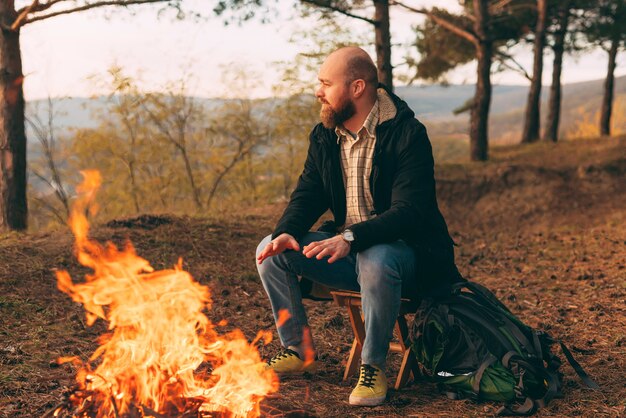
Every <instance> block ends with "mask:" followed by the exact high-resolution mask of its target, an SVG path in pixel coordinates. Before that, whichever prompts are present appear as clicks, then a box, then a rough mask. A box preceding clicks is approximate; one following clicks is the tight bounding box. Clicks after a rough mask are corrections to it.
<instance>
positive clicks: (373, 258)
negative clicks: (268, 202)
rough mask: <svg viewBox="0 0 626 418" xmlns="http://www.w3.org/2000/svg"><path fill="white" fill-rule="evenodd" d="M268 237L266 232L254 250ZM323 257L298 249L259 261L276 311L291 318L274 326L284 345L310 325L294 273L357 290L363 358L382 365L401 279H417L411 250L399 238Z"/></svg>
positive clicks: (318, 236) (316, 237)
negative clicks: (332, 259)
mask: <svg viewBox="0 0 626 418" xmlns="http://www.w3.org/2000/svg"><path fill="white" fill-rule="evenodd" d="M332 236H333V234H330V233H325V232H309V233H308V234H306V235H305V236H304V237H303V238H302V239H300V240H299V244H300V248H301V249H302V247H304V246H305V245H307V244H309V243H311V242H313V241H321V240H324V239H327V238H331V237H332ZM270 240H271V236H267V237H265V239H264V240H263V241H261V243H260V244H259V246H258V248H257V251H256V252H257V255H258V254H259V252H260V251H261V250H262V249H263V248H264V247H265V246H266V245H267V243H268V242H269V241H270ZM326 260H327V259H326V258H324V259H322V260H317V259H316V258H315V257H313V258H310V259H309V258H306V257H305V256H304V255H303V254H302V252H301V251H291V250H288V251H285V252H284V253H282V254H278V255H275V256H273V257H269V258H267V259H265V260H264V261H263V263H262V264H260V265H259V264H257V268H258V270H259V275H260V276H261V281H262V282H263V287H264V288H265V291H266V292H267V295H268V296H269V300H270V303H271V305H272V311H273V313H274V320H275V321H277V320H278V313H279V311H280V310H281V309H286V310H287V311H288V312H289V314H290V318H289V320H287V321H286V322H285V323H284V324H283V325H282V326H281V327H279V328H278V336H279V337H280V341H281V343H282V345H283V346H284V347H289V346H299V345H300V344H301V342H302V338H303V337H302V336H303V332H304V327H307V326H308V322H307V317H306V313H305V310H304V306H303V305H302V294H301V292H300V285H299V281H298V276H302V277H306V278H307V279H309V280H311V281H313V282H317V283H320V284H323V285H325V286H329V287H333V288H337V289H343V290H352V291H356V292H361V298H362V305H363V306H362V308H363V316H364V321H365V335H366V337H365V341H364V342H363V350H362V352H361V358H362V362H363V364H373V365H377V366H379V367H381V368H384V367H385V361H386V358H387V351H388V350H389V342H390V341H391V338H392V337H393V328H394V325H395V322H396V318H397V316H398V313H399V311H400V298H401V294H402V283H403V282H405V283H406V282H412V281H414V280H415V264H416V263H415V255H414V253H413V250H412V249H411V248H410V247H409V246H408V245H407V244H406V243H404V242H403V241H396V242H393V243H390V244H378V245H374V246H372V247H370V248H368V249H366V250H364V251H361V252H359V253H357V254H356V255H353V254H350V255H348V256H347V257H344V258H342V259H340V260H337V261H335V262H334V263H332V264H329V263H328V262H327V261H326Z"/></svg>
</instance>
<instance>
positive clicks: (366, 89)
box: [315, 46, 378, 132]
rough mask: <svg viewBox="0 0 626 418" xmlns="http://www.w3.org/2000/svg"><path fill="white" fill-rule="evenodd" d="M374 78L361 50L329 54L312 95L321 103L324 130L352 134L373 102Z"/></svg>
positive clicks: (373, 66)
mask: <svg viewBox="0 0 626 418" xmlns="http://www.w3.org/2000/svg"><path fill="white" fill-rule="evenodd" d="M377 74H378V73H377V71H376V66H375V65H374V63H373V62H372V59H371V58H370V56H369V55H367V52H365V51H363V50H362V49H361V48H357V47H354V46H351V47H346V48H341V49H338V50H336V51H335V52H333V53H332V54H330V55H329V56H328V57H327V58H326V60H325V61H324V64H322V67H321V68H320V72H319V74H318V79H319V81H320V85H319V87H318V89H317V90H316V92H315V96H316V97H317V98H318V99H319V101H320V102H321V103H322V109H321V112H320V118H321V120H322V123H323V124H324V126H325V127H327V128H334V127H336V126H338V125H343V126H344V127H346V128H347V129H352V128H354V132H356V129H357V127H358V126H357V125H359V124H361V125H362V124H363V120H364V119H365V117H366V116H367V114H368V113H369V112H370V110H371V109H372V107H373V106H374V103H375V102H376V98H377V92H376V90H377V88H378V75H377ZM353 125H354V126H353Z"/></svg>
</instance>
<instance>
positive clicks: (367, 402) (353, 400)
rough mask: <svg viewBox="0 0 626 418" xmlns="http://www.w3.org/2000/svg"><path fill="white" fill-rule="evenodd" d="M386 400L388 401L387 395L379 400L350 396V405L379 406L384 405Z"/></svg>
mask: <svg viewBox="0 0 626 418" xmlns="http://www.w3.org/2000/svg"><path fill="white" fill-rule="evenodd" d="M385 399H387V395H385V396H379V397H377V398H360V397H357V396H352V395H350V399H349V402H350V405H355V406H378V405H380V404H382V403H383V402H385Z"/></svg>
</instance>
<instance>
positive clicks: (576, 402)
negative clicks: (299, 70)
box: [0, 139, 626, 417]
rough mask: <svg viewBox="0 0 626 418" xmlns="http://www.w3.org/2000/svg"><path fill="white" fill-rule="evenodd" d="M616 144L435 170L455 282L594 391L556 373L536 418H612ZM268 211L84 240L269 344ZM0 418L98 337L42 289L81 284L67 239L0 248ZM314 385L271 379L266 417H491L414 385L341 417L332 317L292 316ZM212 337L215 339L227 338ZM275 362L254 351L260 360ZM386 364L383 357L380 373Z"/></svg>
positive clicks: (623, 314)
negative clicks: (315, 362) (302, 320)
mask: <svg viewBox="0 0 626 418" xmlns="http://www.w3.org/2000/svg"><path fill="white" fill-rule="evenodd" d="M625 144H626V141H625V140H624V139H622V140H620V141H617V140H610V141H607V140H597V141H587V142H581V143H576V142H568V143H564V144H559V145H558V146H553V145H549V144H539V145H537V146H533V147H525V148H519V147H508V148H503V149H496V150H493V160H494V161H493V162H490V163H487V164H468V165H464V166H443V167H439V168H438V170H437V175H438V178H439V179H440V181H439V186H440V187H439V198H440V203H441V206H442V210H443V212H444V214H445V215H446V218H447V219H448V223H449V225H450V228H451V231H452V233H453V236H454V238H455V240H456V241H457V242H458V243H459V247H458V249H457V256H458V257H457V259H458V264H459V267H460V269H461V272H462V273H463V274H464V275H466V276H467V277H469V278H471V279H472V280H476V281H479V282H481V283H483V284H486V285H487V286H488V287H490V288H491V289H493V290H494V291H495V292H496V293H497V294H498V296H499V297H500V298H501V299H502V300H503V301H505V303H507V305H508V306H509V307H510V308H511V309H512V310H513V311H514V312H515V313H516V314H518V315H519V316H520V317H521V318H523V319H524V320H525V321H526V322H528V323H529V324H532V325H533V326H538V327H540V328H542V329H545V330H548V331H549V332H550V333H551V334H552V335H553V336H555V337H558V338H561V339H562V340H563V341H564V342H565V343H566V344H567V345H568V346H569V347H570V348H572V349H573V350H574V352H575V355H576V356H577V358H578V359H579V361H580V362H581V364H582V365H583V366H584V367H585V368H586V369H587V370H588V372H589V373H590V374H591V375H592V376H593V378H594V379H595V380H596V381H597V382H598V383H599V384H600V385H601V387H602V391H598V392H596V391H592V390H589V389H586V388H585V387H584V386H583V385H582V384H581V382H580V381H579V380H578V378H577V377H576V376H575V375H574V373H573V371H572V370H571V368H570V367H569V366H567V365H564V366H563V368H562V370H563V371H564V373H565V387H564V399H560V400H555V401H553V402H552V403H551V404H550V405H549V406H548V407H547V408H545V409H542V410H540V412H539V413H538V414H537V416H541V417H557V416H558V417H572V416H585V417H587V416H588V417H591V416H593V417H617V416H624V413H625V406H626V405H625V399H626V388H625V387H624V382H626V209H625V208H626V184H625V183H626V182H625V181H624V178H625V175H626V145H625ZM280 210H281V208H280V207H275V206H269V207H263V208H257V209H255V210H253V211H248V212H247V213H245V214H238V215H231V216H229V218H228V219H219V220H218V219H199V218H179V217H166V216H162V217H147V216H144V217H141V218H137V219H127V220H118V221H117V222H114V223H109V224H108V226H107V225H100V226H97V227H95V229H94V231H93V236H94V237H95V238H97V239H99V240H102V241H104V240H112V241H114V242H116V243H118V244H121V243H123V242H124V241H125V240H126V239H130V240H131V241H132V242H133V243H134V244H135V246H136V248H137V251H138V253H139V254H140V255H142V256H143V257H145V258H147V259H148V260H150V261H151V262H152V264H153V266H154V267H155V268H166V267H170V266H172V265H173V264H175V263H176V260H177V259H178V257H179V256H183V257H184V259H185V266H186V268H188V270H189V271H190V272H191V273H192V274H193V275H194V277H195V278H196V279H197V280H199V281H200V282H202V283H206V284H208V285H209V286H210V288H211V290H212V294H213V300H214V303H213V308H212V309H211V311H210V316H211V317H212V319H215V320H218V319H222V318H228V319H229V321H230V325H229V326H228V327H234V326H236V327H239V328H241V329H242V330H243V331H244V332H245V333H246V335H248V336H249V337H252V336H254V335H255V334H256V331H258V330H259V329H261V328H270V329H271V328H273V321H272V317H271V313H270V308H269V303H268V301H267V298H266V297H265V295H264V292H263V289H262V287H261V285H260V283H259V281H258V279H257V277H256V271H255V267H254V261H253V254H254V249H255V247H256V244H257V242H258V241H259V240H260V239H261V238H262V237H263V236H264V235H265V234H266V233H268V232H269V231H270V230H271V228H272V225H273V223H274V222H275V221H276V219H277V217H278V216H279V215H280ZM0 260H2V263H1V264H0V417H37V416H41V415H42V414H43V413H44V412H45V411H47V410H48V409H49V408H51V407H53V406H54V405H56V404H57V403H58V402H59V400H60V398H61V394H62V392H63V391H64V390H65V388H67V387H70V386H72V384H73V373H74V371H73V370H72V369H71V367H70V366H62V367H56V366H55V363H54V360H55V359H56V358H57V357H59V356H67V355H79V356H81V357H82V358H87V357H88V355H89V353H91V351H92V350H93V349H94V347H95V342H94V341H95V339H96V337H97V335H99V334H100V333H101V332H102V331H103V329H104V324H102V323H97V324H96V326H94V327H86V325H85V321H84V315H83V312H82V308H81V307H80V306H78V305H76V304H74V303H73V302H71V301H70V300H69V298H68V297H67V296H65V295H64V294H62V293H61V292H59V291H58V290H57V289H56V283H55V278H54V274H53V270H54V269H57V268H62V269H68V270H69V271H70V273H71V274H72V276H73V277H75V278H78V277H80V275H81V274H83V273H84V272H85V271H84V270H83V269H81V268H80V267H79V266H77V263H76V261H75V260H74V258H73V255H72V238H71V236H70V234H69V233H68V232H67V231H59V232H53V233H46V234H32V235H27V236H18V235H13V234H8V235H5V236H3V237H2V239H1V240H0ZM306 305H307V307H308V312H309V316H310V319H311V323H312V326H313V329H314V336H315V338H316V342H317V345H318V348H319V354H320V359H321V364H322V367H321V370H320V373H318V374H317V375H315V376H303V377H297V378H291V379H286V380H284V381H283V382H282V385H281V389H280V392H279V394H278V395H276V396H274V397H272V398H271V399H268V400H267V401H266V402H265V404H264V408H263V409H264V411H265V413H266V414H267V415H268V416H269V415H273V416H320V417H329V416H333V417H334V416H337V417H345V416H368V417H369V416H372V417H373V416H419V417H440V416H441V417H451V416H462V417H471V416H477V417H478V416H491V415H493V414H494V413H495V411H496V410H497V408H498V406H499V405H498V404H495V403H482V404H477V403H475V402H472V401H450V400H448V399H447V398H446V397H445V396H444V395H442V394H440V393H438V392H437V389H436V387H435V386H434V385H432V384H430V383H426V382H417V383H415V384H413V385H411V386H408V387H406V388H404V389H402V390H400V391H391V393H390V396H389V401H388V402H387V403H385V404H384V405H382V406H379V407H375V408H368V409H355V408H352V407H350V406H349V405H348V404H347V399H348V395H349V393H350V391H351V388H352V385H353V383H354V382H342V381H341V376H342V373H343V368H342V367H343V363H344V362H345V360H346V358H347V353H348V350H349V348H350V342H351V333H350V331H349V321H348V320H347V316H346V315H345V313H344V312H343V311H341V310H339V309H338V308H336V307H334V306H333V305H331V304H330V303H326V302H310V301H307V302H306ZM228 327H227V328H228ZM276 349H277V343H276V342H273V343H272V344H270V345H269V346H267V347H262V348H261V351H262V353H263V354H264V355H270V354H272V353H273V352H274V350H276ZM395 357H397V356H394V355H390V363H389V367H390V369H391V373H394V372H395V370H397V367H398V359H397V358H395Z"/></svg>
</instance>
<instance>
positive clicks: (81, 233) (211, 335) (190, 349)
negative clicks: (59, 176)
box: [53, 171, 278, 417]
mask: <svg viewBox="0 0 626 418" xmlns="http://www.w3.org/2000/svg"><path fill="white" fill-rule="evenodd" d="M82 174H83V176H84V177H85V180H84V182H83V184H81V186H80V187H79V189H78V192H79V198H78V199H77V201H76V203H75V205H74V206H73V210H72V214H71V216H70V226H71V228H72V231H73V233H74V235H75V237H76V252H77V257H78V260H79V262H80V263H81V264H82V265H84V266H86V267H89V268H90V269H92V270H93V273H92V274H88V275H87V276H86V280H85V282H84V283H81V284H75V283H73V281H72V279H71V277H70V276H69V274H68V273H67V272H66V271H59V272H57V280H58V287H59V289H60V290H61V291H63V292H65V293H67V294H68V295H70V296H71V297H72V299H73V300H74V301H76V302H80V303H82V304H83V305H84V308H85V310H86V316H87V321H88V324H89V325H92V324H93V323H94V322H95V321H96V320H97V319H98V318H101V319H103V320H105V321H107V322H108V329H109V332H108V333H107V334H105V335H103V336H101V338H100V339H99V344H100V346H99V347H98V349H97V350H96V351H95V352H94V353H93V354H92V355H91V357H90V358H89V360H88V362H86V363H84V364H83V363H82V361H81V360H79V359H78V358H62V359H59V362H60V363H65V362H73V363H75V364H79V365H81V368H80V370H79V372H78V374H77V383H78V387H77V388H76V389H75V390H73V391H72V392H71V393H68V394H67V399H66V401H65V402H64V403H63V404H62V405H61V406H59V407H58V408H57V409H56V410H55V411H54V413H53V415H54V416H56V417H121V416H124V417H164V416H168V417H169V416H184V417H192V416H193V417H202V416H216V415H219V416H242V417H248V416H259V415H260V402H261V400H263V398H264V397H265V396H267V395H268V394H269V393H272V392H275V391H276V390H277V389H278V379H277V377H276V375H275V374H274V372H273V371H271V370H267V369H266V368H265V363H264V362H262V360H261V358H260V355H259V353H258V351H257V350H256V348H255V346H256V343H257V342H258V341H259V340H260V339H262V338H263V339H264V341H265V342H269V339H270V338H271V334H270V333H268V332H265V333H264V332H260V333H259V334H258V335H257V337H256V339H255V340H254V341H253V342H252V343H249V342H248V341H247V339H246V338H245V336H244V335H243V333H242V332H241V331H239V330H236V331H234V332H231V333H228V334H225V335H219V334H218V333H217V331H216V330H215V325H214V324H213V323H212V322H211V321H210V320H209V319H208V318H207V317H206V316H205V315H204V313H203V312H202V311H203V309H204V308H207V309H208V308H209V307H210V305H211V298H210V293H209V289H208V288H207V287H206V286H202V285H200V284H199V283H197V282H196V281H194V280H193V278H192V277H191V275H190V274H189V273H187V272H185V271H184V270H183V269H182V260H179V263H178V265H177V266H175V267H174V268H173V269H172V270H163V271H154V269H153V268H152V267H151V266H150V264H149V263H148V261H147V260H144V259H143V258H141V257H139V256H137V254H136V253H135V250H134V248H133V247H132V245H131V244H130V243H128V244H127V245H126V247H125V248H124V249H123V250H120V249H118V248H117V247H115V246H114V245H113V244H111V243H108V244H106V245H105V246H102V245H100V244H98V243H97V242H94V241H91V240H90V239H89V238H88V231H89V225H88V222H87V218H86V216H85V214H86V213H88V212H89V211H94V210H95V204H94V198H95V194H96V191H97V189H98V187H99V186H100V175H99V173H98V172H94V171H87V172H83V173H82Z"/></svg>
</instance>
